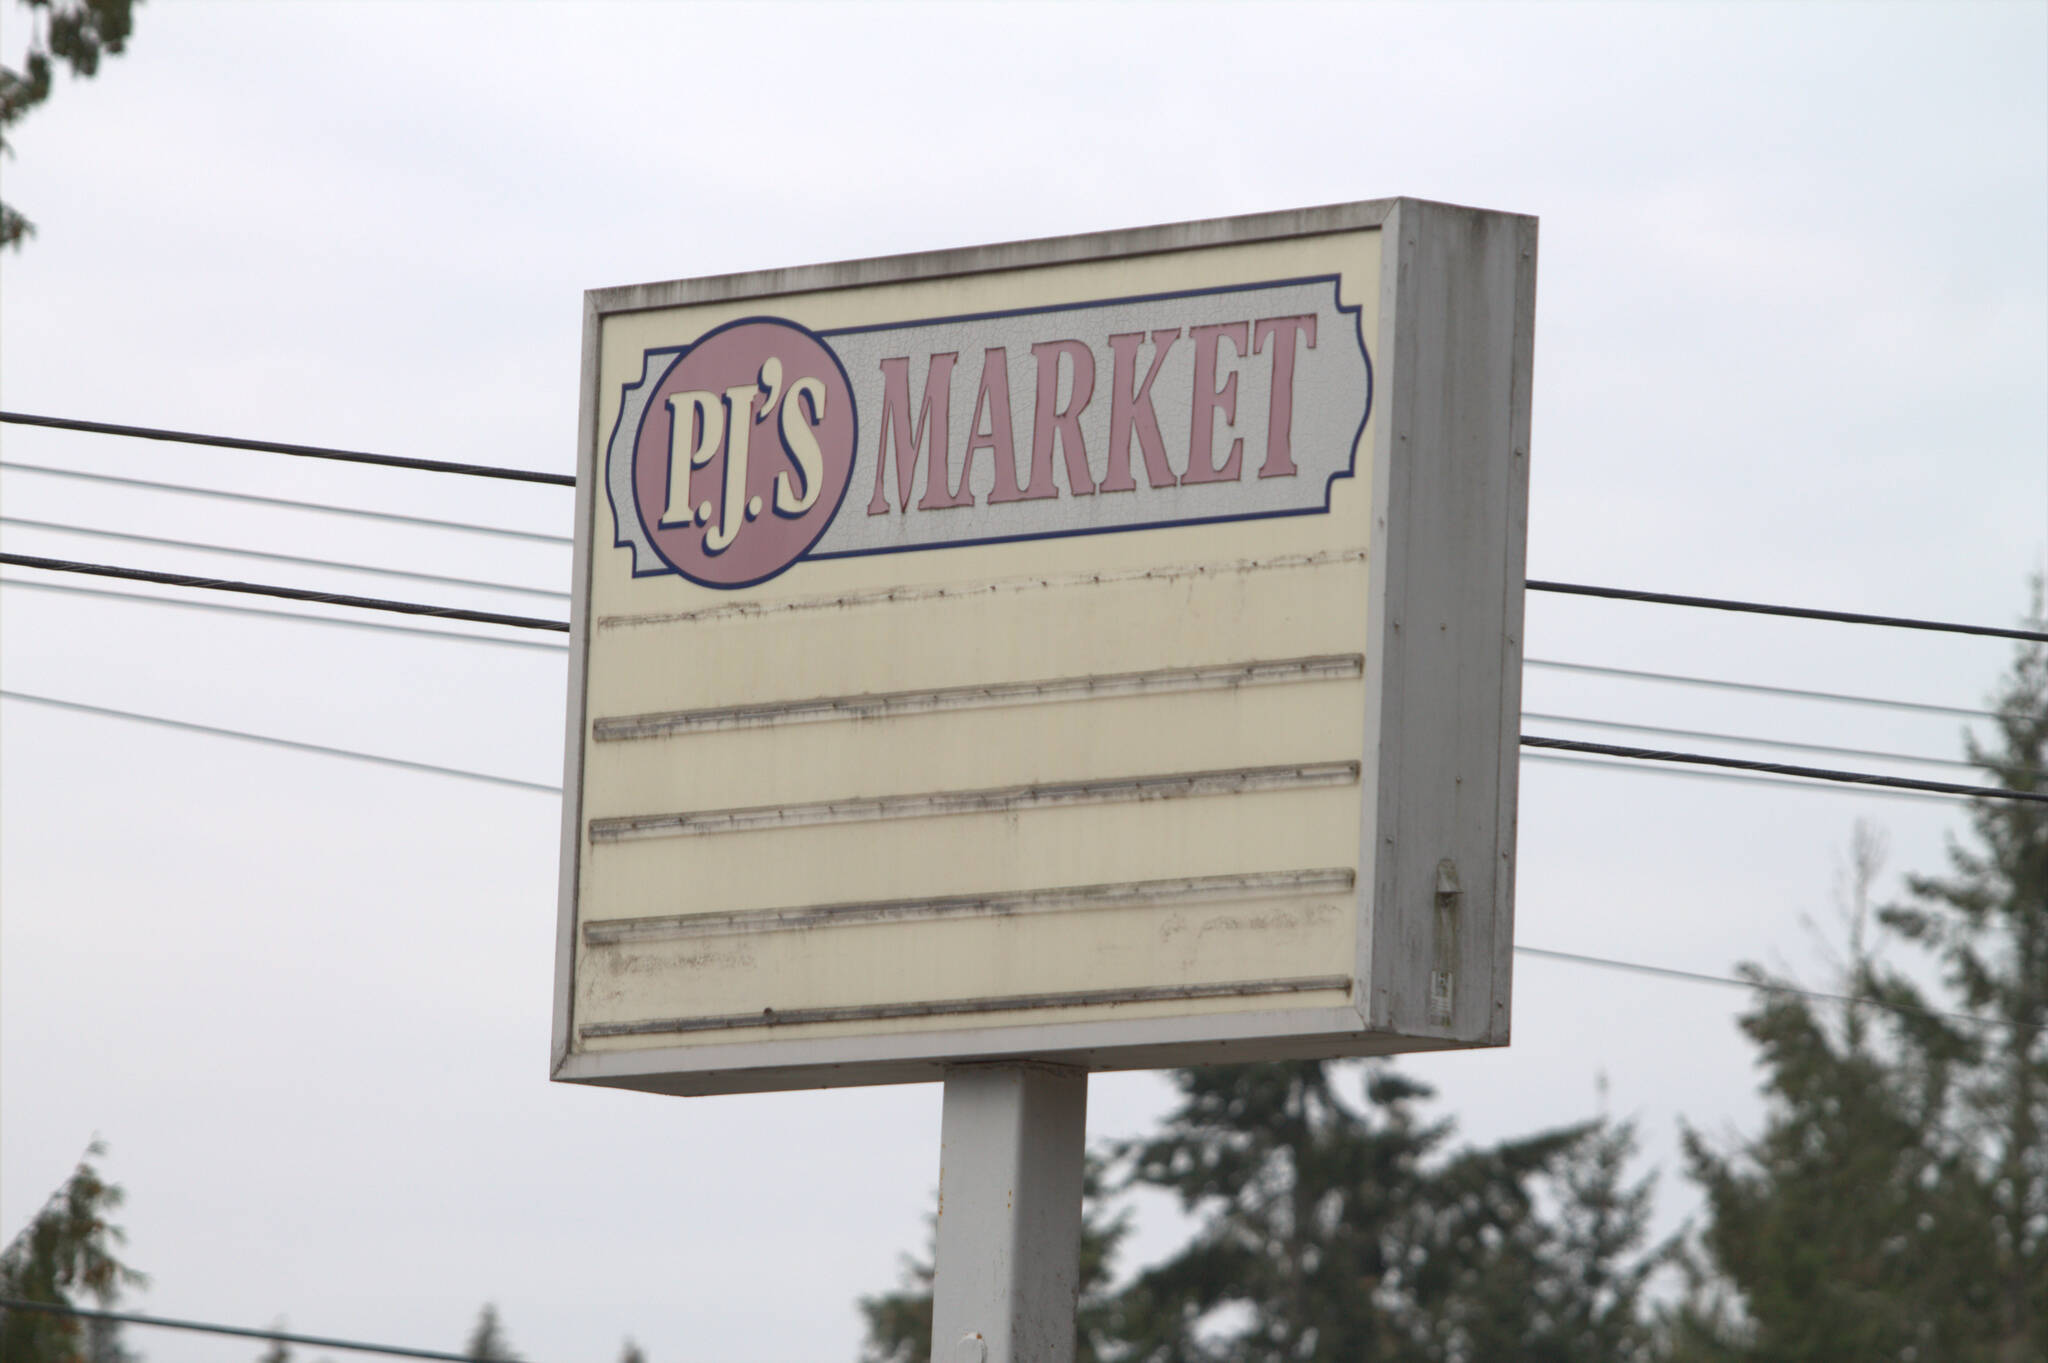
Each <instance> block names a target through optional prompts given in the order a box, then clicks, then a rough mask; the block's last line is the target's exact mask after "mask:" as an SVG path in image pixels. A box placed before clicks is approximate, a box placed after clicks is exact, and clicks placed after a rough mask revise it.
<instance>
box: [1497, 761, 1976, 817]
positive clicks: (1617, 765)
mask: <svg viewBox="0 0 2048 1363" xmlns="http://www.w3.org/2000/svg"><path fill="white" fill-rule="evenodd" d="M1522 760H1523V761H1524V762H1553V763H1555V764H1557V765H1558V766H1560V767H1599V768H1602V769H1604V770H1607V771H1620V772H1627V773H1628V774H1629V775H1631V776H1678V777H1683V778H1685V779H1687V780H1691V781H1740V782H1741V783H1743V784H1744V785H1751V786H1775V787H1777V788H1778V789H1780V790H1805V791H1813V792H1815V793H1817V794H1821V795H1868V796H1878V797H1882V798H1883V799H1887V800H1927V801H1932V802H1934V803H1937V804H1949V803H1951V802H1953V801H1954V799H1955V798H1956V797H1955V796H1953V795H1930V794H1927V793H1925V792H1923V791H1915V790H1891V789H1888V788H1886V787H1884V786H1847V785H1838V784H1835V783H1833V782H1829V781H1796V780H1793V779H1792V778H1790V777H1785V776H1753V775H1750V774H1749V773H1747V772H1739V771H1716V770H1714V769H1713V768H1711V767H1653V766H1649V765H1647V764H1645V763H1642V762H1610V761H1608V760H1606V759H1605V758H1599V757H1565V756H1562V755H1560V754H1558V753H1548V752H1525V753H1523V754H1522Z"/></svg>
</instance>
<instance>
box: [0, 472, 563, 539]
mask: <svg viewBox="0 0 2048 1363" xmlns="http://www.w3.org/2000/svg"><path fill="white" fill-rule="evenodd" d="M0 469H15V470H17V471H19V472H22V473H41V474H47V475H48V476H50V477H52V478H75V479H78V480H79V481H81V482H87V483H112V484H116V485H118V486H121V487H139V488H147V489H149V490H150V491H152V492H175V493H178V494H179V495H181V496H187V497H211V498H214V499H216V500H218V501H225V502H248V503H251V504H253V505H256V506H281V507H287V508H289V509H291V510H293V511H325V512H329V513H331V514H333V515H337V516H355V517H357V518H359V519H362V520H370V521H390V522H393V523H395V524H398V525H423V526H426V527H427V528H428V529H430V530H461V531H465V532H467V533H470V534H476V535H496V536H498V537H500V538H502V539H514V540H527V541H530V542H532V543H535V544H573V543H575V540H573V539H572V538H571V537H570V536H568V535H547V534H542V533H541V532H539V531H536V530H508V529H506V528H505V527H503V526H498V525H478V524H477V523H475V522H473V521H443V520H436V519H434V518H433V517H431V516H406V515H401V514H400V513H398V512H396V511H368V510H365V509H364V508H362V507H359V506H336V505H334V504H333V503H331V502H299V501H293V500H292V499H291V498H289V497H262V496H258V495H257V494H255V493H253V492H226V491H223V490H222V489H220V488H213V487H195V486H193V485H192V484H190V483H160V482H156V481H154V480H152V479H148V478H123V477H120V476H118V475H116V474H112V473H86V472H84V471H83V470H80V469H60V468H52V467H51V466H50V465H48V464H23V463H17V462H15V461H13V460H10V459H0Z"/></svg>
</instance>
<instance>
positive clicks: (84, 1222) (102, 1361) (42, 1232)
mask: <svg viewBox="0 0 2048 1363" xmlns="http://www.w3.org/2000/svg"><path fill="white" fill-rule="evenodd" d="M105 1154H106V1146H105V1145H103V1144H102V1143H100V1142H99V1141H94V1142H93V1143H92V1144H91V1145H89V1146H87V1147H86V1151H85V1156H84V1158H82V1159H80V1160H79V1162H78V1167H77V1168H76V1169H74V1170H72V1172H71V1177H70V1178H68V1179H66V1180H65V1181H64V1185H63V1186H62V1187H60V1188H58V1189H57V1191H56V1192H55V1193H53V1194H52V1195H51V1197H50V1200H49V1201H48V1202H46V1203H44V1204H43V1208H42V1210H41V1211H39V1212H37V1213H36V1214H35V1216H34V1217H33V1218H32V1219H31V1220H30V1221H29V1223H28V1224H27V1225H26V1226H24V1227H22V1230H21V1233H20V1234H19V1235H17V1236H15V1237H14V1239H13V1240H12V1241H11V1242H9V1244H8V1246H7V1248H6V1249H4V1250H0V1296H4V1297H12V1298H15V1299H16V1300H20V1301H34V1302H47V1303H49V1304H51V1305H53V1306H77V1305H80V1304H81V1302H80V1301H79V1298H80V1297H85V1298H89V1299H91V1300H92V1301H95V1302H97V1303H99V1305H100V1306H101V1307H102V1308H107V1307H111V1306H113V1305H114V1304H115V1303H116V1302H117V1301H119V1300H120V1296H121V1292H122V1290H123V1289H124V1288H130V1287H140V1286H142V1285H143V1284H144V1283H145V1282H147V1281H148V1280H147V1279H146V1278H145V1277H144V1276H143V1275H142V1274H140V1273H137V1272H136V1271H135V1270H134V1269H132V1268H130V1267H128V1265H126V1264H124V1263H122V1262H121V1260H120V1258H119V1257H118V1256H117V1253H116V1251H117V1250H118V1248H119V1247H120V1245H121V1244H122V1243H124V1241H125V1239H126V1237H125V1236H124V1235H123V1234H122V1232H121V1228H120V1227H119V1226H117V1225H115V1224H114V1223H113V1222H112V1221H111V1220H109V1219H108V1218H109V1216H110V1215H111V1214H112V1213H113V1212H115V1211H116V1210H118V1209H119V1208H120V1206H121V1200H122V1194H121V1190H120V1188H119V1187H117V1186H115V1185H114V1184H111V1183H108V1182H107V1181H106V1180H105V1179H103V1178H101V1177H100V1174H99V1171H98V1170H97V1169H95V1168H94V1167H93V1161H94V1160H95V1159H98V1158H100V1157H101V1156H103V1155H105ZM127 1356H128V1355H127V1353H126V1350H124V1349H123V1348H122V1346H121V1341H120V1337H119V1332H118V1330H117V1329H116V1328H115V1327H114V1325H113V1323H112V1322H103V1321H94V1322H89V1323H88V1322H81V1321H80V1320H79V1319H77V1318H76V1317H70V1316H60V1315H55V1314H52V1313H49V1312H43V1311H6V1312H0V1358H4V1359H6V1360H7V1363H121V1360H123V1359H125V1358H126V1357H127Z"/></svg>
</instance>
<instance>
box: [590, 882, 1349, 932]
mask: <svg viewBox="0 0 2048 1363" xmlns="http://www.w3.org/2000/svg"><path fill="white" fill-rule="evenodd" d="M1356 883H1357V876H1356V874H1355V873H1354V872H1353V871H1352V870H1351V869H1350V868H1349V867H1343V866H1337V867H1329V868H1327V869H1319V870H1312V871H1254V872H1250V873H1248V874H1243V875H1223V876H1189V877H1186V878H1182V879H1174V880H1133V881H1124V882H1120V883H1117V884H1112V885H1069V886H1062V887H1058V888H1055V889H1049V890H1021V891H1017V892H1015V893H1008V894H980V895H951V896H947V897H943V898H938V899H883V900H871V901H868V902H866V903H854V904H821V905H818V906H816V907H813V908H801V909H750V910H746V911H744V912H737V913H695V914H665V915H662V916H659V917H650V918H620V919H614V920H612V921H610V922H598V923H586V924H584V925H583V942H584V945H586V946H592V947H603V946H624V945H629V944H633V943H639V942H671V941H677V940H680V939H683V938H691V937H723V936H732V935H737V934H742V933H753V932H770V931H800V930H805V929H810V928H850V927H863V926H867V925H869V924H874V923H909V922H927V921H931V920H934V919H947V918H1000V917H1007V916H1009V915H1012V914H1023V913H1062V912H1071V911H1075V910H1087V909H1116V908H1131V907H1138V906H1149V905H1157V904H1203V903H1216V902H1226V901H1232V900H1247V899H1283V898H1292V897H1295V896H1298V895H1312V894H1325V893H1332V894H1336V893H1341V894H1349V893H1350V892H1351V890H1352V889H1353V887H1354V886H1355V885H1356Z"/></svg>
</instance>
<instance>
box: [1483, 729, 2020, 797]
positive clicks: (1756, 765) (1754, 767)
mask: <svg viewBox="0 0 2048 1363" xmlns="http://www.w3.org/2000/svg"><path fill="white" fill-rule="evenodd" d="M1522 746H1523V747H1525V748H1556V749H1561V750H1563V751H1565V752H1582V753H1596V754H1599V755H1601V756H1604V757H1626V758H1629V759H1631V760H1633V761H1637V762H1685V763H1691V764H1693V765H1696V766H1703V767H1727V768H1730V769H1731V770H1735V771H1760V772H1769V773H1772V774H1774V775H1778V776H1803V777H1807V778H1808V779H1810V780H1815V781H1840V782H1844V783H1846V784H1849V785H1861V786H1890V787H1892V788H1893V789H1895V790H1925V791H1932V792H1935V793H1937V794H1941V795H1965V796H1969V797H1970V798H1972V799H1984V800H2032V801H2037V802H2039V803H2041V804H2048V792H2043V791H2036V790H2007V789H2005V788H2003V787H2000V786H1964V785H1956V784H1954V783H1952V782H1948V781H1919V780H1915V779H1914V778H1912V777H1910V776H1879V775H1877V774H1876V773H1875V772H1867V771H1837V770H1834V769H1832V768H1828V767H1801V766H1794V765H1792V764H1790V763H1786V762H1758V761H1754V760H1752V759H1750V758H1746V757H1714V756H1711V755H1709V754H1707V753H1697V752H1665V751H1662V750H1660V749H1656V748H1624V747H1619V746H1617V745H1615V744H1612V743H1586V742H1582V741H1580V740H1579V739H1575V738H1543V737H1540V736H1538V735H1535V734H1523V735H1522Z"/></svg>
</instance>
